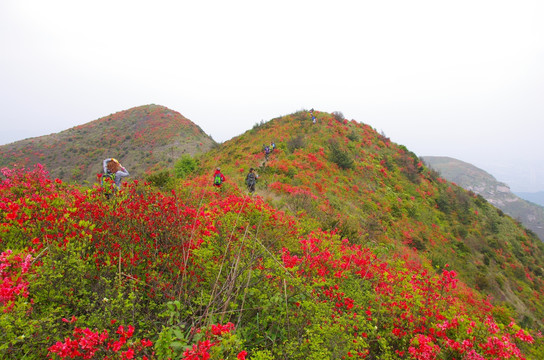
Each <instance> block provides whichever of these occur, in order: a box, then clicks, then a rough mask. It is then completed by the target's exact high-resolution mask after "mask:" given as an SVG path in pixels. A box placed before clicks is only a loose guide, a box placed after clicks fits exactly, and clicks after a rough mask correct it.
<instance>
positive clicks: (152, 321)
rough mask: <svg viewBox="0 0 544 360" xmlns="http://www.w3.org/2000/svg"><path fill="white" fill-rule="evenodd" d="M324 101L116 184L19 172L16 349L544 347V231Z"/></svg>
mask: <svg viewBox="0 0 544 360" xmlns="http://www.w3.org/2000/svg"><path fill="white" fill-rule="evenodd" d="M314 115H315V116H316V122H315V123H313V122H312V119H311V115H310V114H309V113H308V112H307V111H299V112H296V113H293V114H289V115H285V116H281V117H278V118H275V119H271V120H270V121H267V122H261V123H259V124H256V125H255V126H254V128H253V129H251V130H248V131H246V132H245V133H243V134H241V135H239V136H237V137H235V138H233V139H231V140H229V141H226V142H225V143H222V144H220V145H218V146H216V147H212V148H211V149H210V150H209V151H207V152H205V153H201V154H199V155H198V156H194V157H191V158H189V157H185V160H186V161H187V162H186V164H187V166H186V167H185V168H184V169H185V170H186V171H183V172H180V173H178V172H176V171H174V170H171V169H166V170H164V171H167V172H169V174H170V175H169V176H170V181H164V182H160V183H155V182H153V181H152V182H151V183H144V182H141V181H133V179H132V178H129V179H128V181H126V182H125V183H124V186H123V189H122V191H121V192H120V193H119V195H118V196H116V197H114V198H112V199H110V200H109V201H106V200H104V196H103V189H101V188H100V187H98V186H96V185H95V186H93V187H86V186H79V185H74V184H72V185H70V184H66V183H64V182H62V181H61V180H54V179H52V178H49V177H48V175H47V174H46V173H45V172H44V169H43V168H41V167H39V166H37V167H36V168H35V169H34V170H32V171H26V172H23V171H19V170H4V172H3V173H2V177H1V178H0V179H1V180H2V181H1V182H0V198H1V199H2V202H1V206H0V243H1V244H2V248H3V249H4V253H2V256H0V265H3V267H0V268H2V269H7V270H3V272H2V276H3V279H4V280H5V281H4V282H3V284H4V288H3V290H4V292H3V293H5V294H8V296H6V297H5V298H4V299H3V300H2V302H0V306H2V310H3V312H2V316H1V317H0V323H1V324H2V325H4V326H5V328H6V329H7V330H6V332H5V335H4V340H5V341H3V345H0V352H3V354H4V355H5V356H4V357H5V358H10V359H11V358H13V359H15V358H21V357H23V356H27V357H28V356H30V355H28V354H32V355H34V357H29V358H45V357H50V358H53V359H59V358H60V359H66V358H69V356H70V355H71V354H76V353H79V354H80V355H79V356H81V357H90V358H91V357H94V358H101V359H104V358H106V357H107V358H130V357H133V356H135V357H138V358H143V357H144V356H145V357H147V358H149V359H151V358H157V359H167V358H181V359H196V358H212V359H219V358H223V359H227V358H237V359H246V358H249V359H341V358H349V357H356V358H366V359H497V358H510V359H541V358H542V356H543V355H544V343H543V340H542V336H541V331H542V328H543V325H544V324H543V319H544V304H543V303H542V301H541V296H542V294H543V291H544V281H543V279H542V275H543V267H544V243H543V242H542V241H540V240H539V239H538V238H536V236H534V234H532V233H530V232H527V231H526V230H525V229H524V228H523V227H522V226H520V224H519V223H517V222H516V221H515V220H514V219H512V218H511V217H509V216H507V215H505V214H504V213H503V212H502V211H500V210H498V209H497V208H496V207H494V206H492V205H491V204H490V203H489V202H488V201H487V200H485V199H484V198H483V197H482V196H479V195H477V194H475V193H474V192H470V191H467V190H465V189H463V188H461V187H459V186H457V185H455V184H453V183H451V182H449V181H447V180H446V179H444V178H442V177H440V175H439V174H438V173H437V172H436V171H433V170H432V169H429V168H427V167H426V166H425V164H423V163H422V162H421V161H420V159H418V157H417V156H416V155H415V154H414V153H412V152H410V151H409V150H408V149H407V148H406V147H404V146H401V145H398V144H395V143H394V142H392V141H390V139H388V138H386V137H385V136H383V135H381V134H379V133H378V132H376V130H375V129H373V128H372V127H371V126H370V125H368V124H364V123H362V122H358V121H355V120H347V119H345V118H344V117H343V116H342V114H341V113H333V114H330V113H326V112H319V111H315V112H314ZM271 142H274V143H275V144H276V149H275V150H274V151H273V152H272V153H271V154H270V155H269V156H268V157H266V156H265V154H264V152H263V145H267V144H270V143H271ZM195 164H196V165H197V166H192V165H195ZM189 165H190V166H189ZM218 166H219V167H221V169H222V171H223V173H224V174H225V177H226V181H225V182H224V183H223V185H222V187H221V188H219V189H218V188H214V187H213V186H212V184H211V182H212V172H213V170H214V169H215V168H216V167H218ZM250 167H254V168H257V172H258V174H259V175H260V177H259V181H258V183H257V190H256V193H255V194H254V195H251V196H250V195H249V194H248V192H247V189H246V188H245V186H244V178H245V176H246V174H247V172H248V170H249V168H250ZM52 284H55V288H54V289H53V286H52ZM22 333H24V335H25V336H24V337H23V336H21V334H22Z"/></svg>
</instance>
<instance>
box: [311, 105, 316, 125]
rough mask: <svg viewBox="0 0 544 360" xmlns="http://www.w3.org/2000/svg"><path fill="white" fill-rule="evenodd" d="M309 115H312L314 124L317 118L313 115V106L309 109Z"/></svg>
mask: <svg viewBox="0 0 544 360" xmlns="http://www.w3.org/2000/svg"><path fill="white" fill-rule="evenodd" d="M310 115H312V122H313V123H314V124H315V122H316V120H317V119H316V117H315V115H314V109H313V108H311V109H310Z"/></svg>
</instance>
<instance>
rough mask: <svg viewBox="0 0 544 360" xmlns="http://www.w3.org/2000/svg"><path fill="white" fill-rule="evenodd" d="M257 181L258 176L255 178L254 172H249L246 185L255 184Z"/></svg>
mask: <svg viewBox="0 0 544 360" xmlns="http://www.w3.org/2000/svg"><path fill="white" fill-rule="evenodd" d="M256 182H257V181H256V178H255V174H254V173H249V174H247V177H246V185H248V186H251V185H253V184H255V183H256Z"/></svg>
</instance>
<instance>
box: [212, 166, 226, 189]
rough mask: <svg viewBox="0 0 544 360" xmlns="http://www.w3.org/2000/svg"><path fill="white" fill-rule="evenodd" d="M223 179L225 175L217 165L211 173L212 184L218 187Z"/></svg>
mask: <svg viewBox="0 0 544 360" xmlns="http://www.w3.org/2000/svg"><path fill="white" fill-rule="evenodd" d="M224 181H225V176H224V175H223V174H222V173H221V168H219V167H218V168H217V169H215V173H214V174H213V186H215V187H217V188H220V187H221V185H222V184H223V182H224Z"/></svg>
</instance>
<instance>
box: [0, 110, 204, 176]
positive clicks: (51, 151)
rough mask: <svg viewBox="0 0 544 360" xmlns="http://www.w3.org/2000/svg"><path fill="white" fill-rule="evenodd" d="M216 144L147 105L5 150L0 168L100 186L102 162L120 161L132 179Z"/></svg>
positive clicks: (178, 118) (1, 152) (192, 126)
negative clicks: (42, 170)
mask: <svg viewBox="0 0 544 360" xmlns="http://www.w3.org/2000/svg"><path fill="white" fill-rule="evenodd" d="M214 145H215V141H213V139H212V138H211V137H209V136H208V135H206V134H205V133H204V132H203V131H202V129H201V128H200V127H199V126H197V125H196V124H194V123H193V122H191V121H190V120H188V119H187V118H185V117H184V116H182V115H181V114H180V113H178V112H176V111H173V110H170V109H168V108H166V107H164V106H159V105H145V106H139V107H135V108H132V109H128V110H124V111H120V112H117V113H115V114H111V115H108V116H105V117H102V118H100V119H97V120H94V121H91V122H88V123H85V124H83V125H79V126H75V127H73V128H71V129H68V130H65V131H62V132H59V133H56V134H51V135H45V136H40V137H36V138H30V139H25V140H21V141H17V142H14V143H11V144H7V145H2V146H0V167H4V166H7V167H12V166H13V165H16V166H33V165H34V164H36V163H41V164H43V165H44V166H45V167H46V168H47V169H48V171H49V172H50V174H51V176H52V177H57V178H59V179H61V180H64V181H74V182H77V183H80V184H81V183H83V182H90V183H92V182H94V181H96V174H98V173H101V172H102V160H103V159H105V158H109V157H113V158H116V159H119V160H120V161H121V162H122V164H123V165H124V166H125V167H126V168H127V169H128V170H129V172H130V173H131V175H132V176H135V177H141V176H143V175H144V174H145V173H148V172H150V171H154V170H155V169H161V168H165V167H169V166H172V165H173V160H175V159H177V158H179V157H180V156H181V155H182V154H198V153H202V152H206V151H207V150H209V149H210V148H211V147H212V146H214Z"/></svg>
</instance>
